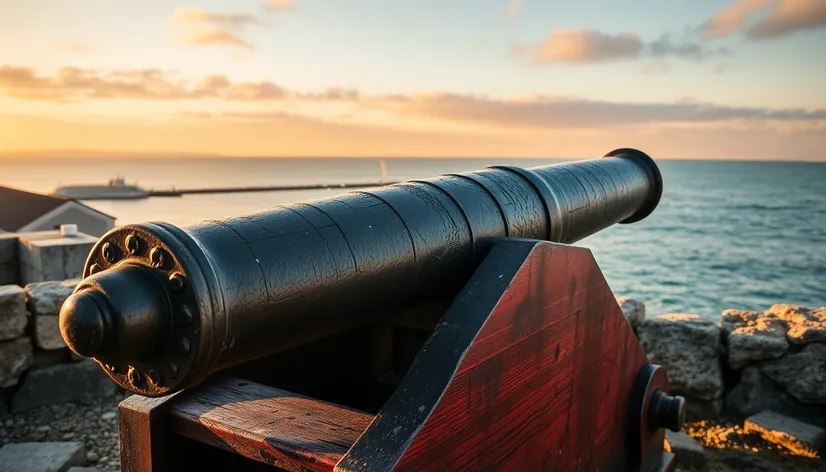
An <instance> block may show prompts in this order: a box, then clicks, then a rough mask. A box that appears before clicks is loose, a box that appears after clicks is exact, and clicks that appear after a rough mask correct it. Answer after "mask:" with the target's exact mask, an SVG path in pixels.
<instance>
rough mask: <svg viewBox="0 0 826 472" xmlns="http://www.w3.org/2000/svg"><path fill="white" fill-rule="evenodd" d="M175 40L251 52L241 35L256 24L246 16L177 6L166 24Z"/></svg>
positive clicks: (253, 18) (258, 22)
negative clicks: (236, 48)
mask: <svg viewBox="0 0 826 472" xmlns="http://www.w3.org/2000/svg"><path fill="white" fill-rule="evenodd" d="M167 24H168V26H169V27H170V29H171V32H172V34H173V36H174V37H176V39H178V40H179V41H181V42H183V43H184V44H189V45H194V46H231V47H239V48H244V49H253V48H254V47H255V46H254V45H253V44H252V43H250V42H249V41H247V40H246V39H245V38H244V36H243V33H244V32H245V30H246V29H247V28H248V27H249V26H256V25H260V24H261V23H260V21H259V20H258V18H257V17H256V16H255V15H251V14H248V13H210V12H207V11H204V10H202V9H200V8H198V7H178V8H176V9H175V10H174V11H173V12H172V15H171V16H170V17H169V20H168V22H167Z"/></svg>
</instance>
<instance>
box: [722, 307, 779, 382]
mask: <svg viewBox="0 0 826 472" xmlns="http://www.w3.org/2000/svg"><path fill="white" fill-rule="evenodd" d="M726 345H727V347H728V362H729V366H731V368H732V369H734V370H739V369H742V368H743V367H745V366H747V365H749V364H752V363H754V362H756V361H760V360H764V359H776V358H778V357H780V356H782V355H783V354H785V353H786V351H787V350H788V349H789V341H788V340H787V339H786V328H785V326H783V324H782V323H780V322H779V321H778V320H772V319H764V318H761V319H758V320H756V321H752V322H750V323H749V326H742V327H737V328H735V329H733V330H732V331H731V332H730V333H729V334H728V337H727V342H726Z"/></svg>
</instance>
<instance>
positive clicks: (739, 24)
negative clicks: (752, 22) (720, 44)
mask: <svg viewBox="0 0 826 472" xmlns="http://www.w3.org/2000/svg"><path fill="white" fill-rule="evenodd" d="M771 2H772V0H735V1H734V2H733V3H731V4H730V5H729V6H727V7H726V8H725V9H723V10H722V11H720V12H719V13H717V14H716V15H714V16H713V17H712V18H711V19H710V20H708V21H707V22H706V23H705V25H703V27H702V29H703V30H704V32H705V34H706V37H708V38H721V37H723V36H728V35H729V34H731V33H734V32H735V31H739V30H742V29H745V28H746V27H747V26H748V20H749V17H751V16H752V15H754V14H756V13H759V12H760V11H761V10H763V9H765V8H766V7H767V6H769V4H770V3H771Z"/></svg>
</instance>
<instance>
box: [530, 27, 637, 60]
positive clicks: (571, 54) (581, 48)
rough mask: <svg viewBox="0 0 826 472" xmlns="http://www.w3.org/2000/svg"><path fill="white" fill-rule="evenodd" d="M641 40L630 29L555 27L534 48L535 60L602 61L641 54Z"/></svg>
mask: <svg viewBox="0 0 826 472" xmlns="http://www.w3.org/2000/svg"><path fill="white" fill-rule="evenodd" d="M642 50H643V42H642V40H640V38H639V36H637V35H636V34H633V33H620V34H617V35H611V34H605V33H601V32H599V31H594V30H588V29H579V30H573V29H558V30H554V31H552V32H551V34H550V35H549V36H548V37H547V38H546V39H545V41H544V42H542V44H540V45H539V47H538V48H537V49H536V52H535V54H534V60H535V61H536V62H538V63H551V62H567V63H583V62H601V61H610V60H616V59H627V58H633V57H637V56H639V55H640V53H641V52H642Z"/></svg>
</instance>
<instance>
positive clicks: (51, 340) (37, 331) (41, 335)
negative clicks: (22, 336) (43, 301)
mask: <svg viewBox="0 0 826 472" xmlns="http://www.w3.org/2000/svg"><path fill="white" fill-rule="evenodd" d="M32 338H33V339H34V345H35V346H37V347H39V348H40V349H43V350H46V351H49V350H52V349H62V348H65V347H66V342H65V341H63V336H62V335H61V334H60V326H59V325H58V317H57V316H52V315H42V316H35V317H34V327H33V330H32Z"/></svg>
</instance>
